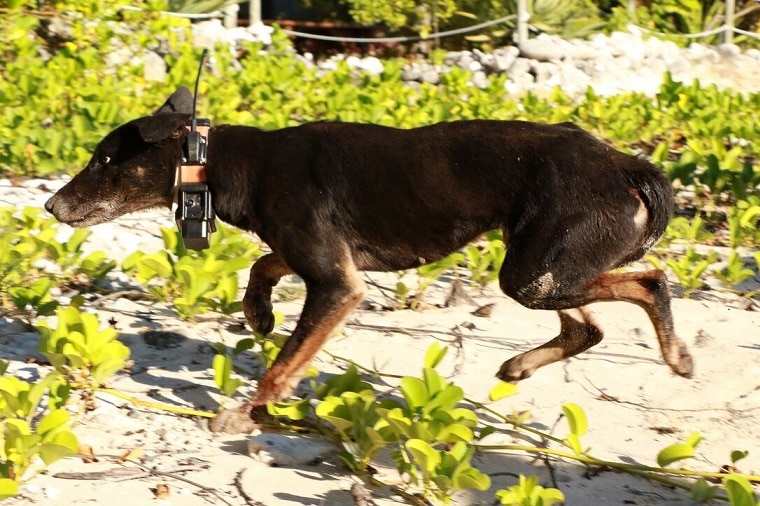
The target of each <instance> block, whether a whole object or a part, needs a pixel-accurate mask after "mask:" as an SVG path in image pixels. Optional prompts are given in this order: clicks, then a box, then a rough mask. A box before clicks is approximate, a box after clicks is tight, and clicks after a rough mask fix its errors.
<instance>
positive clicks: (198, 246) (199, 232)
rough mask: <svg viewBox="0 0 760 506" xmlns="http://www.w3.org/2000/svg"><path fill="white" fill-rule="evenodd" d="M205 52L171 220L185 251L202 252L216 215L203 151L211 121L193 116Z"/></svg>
mask: <svg viewBox="0 0 760 506" xmlns="http://www.w3.org/2000/svg"><path fill="white" fill-rule="evenodd" d="M205 59H206V51H205V50H204V51H203V54H202V55H201V64H200V68H199V69H198V77H197V78H196V80H195V94H194V95H193V115H192V117H191V118H190V122H189V123H188V125H187V129H188V132H187V135H185V143H184V145H183V146H182V163H181V165H180V167H179V174H178V188H177V210H176V212H175V215H174V218H175V220H176V222H177V228H178V229H179V231H180V233H181V234H182V242H183V243H184V244H185V247H186V248H188V249H194V250H202V249H206V248H208V247H209V245H210V242H209V241H210V239H211V234H212V233H213V232H215V231H216V221H215V219H216V215H215V214H214V207H213V205H212V202H211V191H210V190H209V187H208V184H207V182H206V152H207V148H208V131H209V128H211V121H209V120H208V119H205V118H201V119H198V118H196V117H195V108H196V105H197V102H198V81H200V78H201V71H202V70H203V62H204V61H205Z"/></svg>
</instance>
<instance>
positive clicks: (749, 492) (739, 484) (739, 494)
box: [723, 474, 758, 506]
mask: <svg viewBox="0 0 760 506" xmlns="http://www.w3.org/2000/svg"><path fill="white" fill-rule="evenodd" d="M723 486H724V487H726V493H727V494H728V502H729V503H730V504H731V506H757V505H758V503H757V502H756V499H755V494H754V491H753V488H752V484H751V483H750V482H749V480H748V479H747V478H745V477H744V476H741V475H737V474H729V475H728V476H726V477H725V478H724V479H723Z"/></svg>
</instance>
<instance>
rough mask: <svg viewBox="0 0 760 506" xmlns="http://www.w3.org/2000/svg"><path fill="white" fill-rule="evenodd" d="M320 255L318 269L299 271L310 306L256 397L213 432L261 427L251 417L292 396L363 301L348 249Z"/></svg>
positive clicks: (219, 420) (227, 414) (214, 423)
mask: <svg viewBox="0 0 760 506" xmlns="http://www.w3.org/2000/svg"><path fill="white" fill-rule="evenodd" d="M337 249H342V248H337ZM321 253H322V254H321V255H320V254H315V255H314V256H313V257H312V258H314V257H316V258H319V261H318V262H315V263H316V264H317V267H315V266H313V265H312V266H309V265H299V266H298V267H296V268H295V269H294V270H296V272H297V273H298V274H299V275H301V277H302V278H303V279H304V282H305V283H306V302H305V303H304V308H303V312H302V313H301V317H300V318H299V320H298V324H297V325H296V328H295V330H294V331H293V334H292V335H291V336H290V337H289V338H288V340H287V341H286V342H285V344H284V345H283V347H282V350H281V351H280V354H279V355H278V356H277V359H276V360H275V361H274V364H272V367H271V368H270V369H269V370H268V371H267V372H266V373H265V374H264V377H263V378H262V379H261V381H260V382H259V386H258V390H257V392H256V393H255V394H254V396H253V397H252V398H251V399H250V400H249V401H248V402H247V403H246V404H245V405H244V406H242V407H240V408H238V409H232V410H226V411H222V412H221V413H219V414H218V415H217V416H216V418H214V419H213V420H211V422H209V428H210V429H211V430H212V431H214V432H221V431H223V432H230V433H236V432H250V431H251V430H253V429H254V428H255V427H256V424H255V422H254V421H253V420H252V418H251V417H252V416H254V417H256V418H258V417H259V416H265V411H264V410H265V409H266V405H267V403H268V402H270V401H277V400H280V399H284V398H287V397H288V396H290V394H291V393H292V392H293V390H294V389H295V388H296V386H297V385H298V382H299V381H300V380H301V378H302V377H303V375H304V374H305V372H306V370H307V368H308V366H309V364H310V363H311V361H312V359H313V358H314V356H315V355H316V354H317V352H318V351H319V350H320V349H321V348H322V345H323V344H324V343H325V341H327V339H328V338H329V337H330V336H331V335H332V334H333V332H334V331H335V329H336V328H337V327H338V326H339V325H340V324H341V323H342V322H343V320H344V319H345V318H346V317H347V316H348V315H349V314H350V313H351V311H352V310H353V309H354V308H355V307H356V306H357V305H358V304H359V303H360V302H361V301H362V299H363V298H364V293H365V290H366V287H365V285H364V282H363V281H362V280H361V278H360V277H359V274H358V272H357V270H356V266H355V265H354V263H353V260H352V259H351V257H350V254H349V253H348V248H347V247H346V248H343V251H342V252H341V253H340V254H338V253H336V252H335V251H334V250H331V251H322V252H321Z"/></svg>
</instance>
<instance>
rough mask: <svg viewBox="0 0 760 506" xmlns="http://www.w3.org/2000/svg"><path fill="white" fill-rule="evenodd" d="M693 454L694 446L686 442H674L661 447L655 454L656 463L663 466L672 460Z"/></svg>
mask: <svg viewBox="0 0 760 506" xmlns="http://www.w3.org/2000/svg"><path fill="white" fill-rule="evenodd" d="M693 456H694V447H693V446H692V445H690V444H688V443H676V444H673V445H670V446H668V447H667V448H665V449H663V450H662V451H661V452H660V453H658V454H657V464H658V465H659V466H660V467H665V466H668V465H670V464H672V463H673V462H677V461H679V460H683V459H689V458H692V457H693Z"/></svg>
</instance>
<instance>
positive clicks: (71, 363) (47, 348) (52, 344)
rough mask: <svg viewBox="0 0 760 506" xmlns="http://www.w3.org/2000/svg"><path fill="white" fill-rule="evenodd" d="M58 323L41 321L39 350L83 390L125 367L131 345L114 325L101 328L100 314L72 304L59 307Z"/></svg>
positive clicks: (93, 388)
mask: <svg viewBox="0 0 760 506" xmlns="http://www.w3.org/2000/svg"><path fill="white" fill-rule="evenodd" d="M56 314H57V316H58V322H57V326H56V327H55V328H52V327H50V326H49V325H48V324H47V323H46V322H40V323H39V324H38V325H37V330H38V331H39V333H40V336H41V338H40V345H39V349H40V351H41V352H42V354H43V355H45V357H47V359H48V360H49V361H50V364H51V365H52V366H53V367H54V368H55V369H56V371H58V372H60V373H61V374H63V375H64V377H66V378H67V380H68V381H70V382H72V383H73V384H75V385H77V386H79V387H80V388H83V389H89V390H96V389H97V388H99V387H100V385H102V384H103V383H104V382H105V381H106V380H107V379H108V378H109V377H110V376H112V375H113V374H114V373H116V372H117V371H119V370H120V369H123V368H124V366H125V363H126V360H127V358H128V357H129V353H130V352H129V348H127V347H126V346H124V344H122V343H121V342H119V341H118V339H117V337H118V333H117V332H116V330H115V329H113V328H112V327H106V328H104V329H102V330H101V329H99V328H98V327H99V321H98V317H97V316H96V315H93V314H89V313H82V312H81V311H80V310H79V309H78V308H76V307H74V306H69V307H66V308H59V309H58V311H57V312H56Z"/></svg>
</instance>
